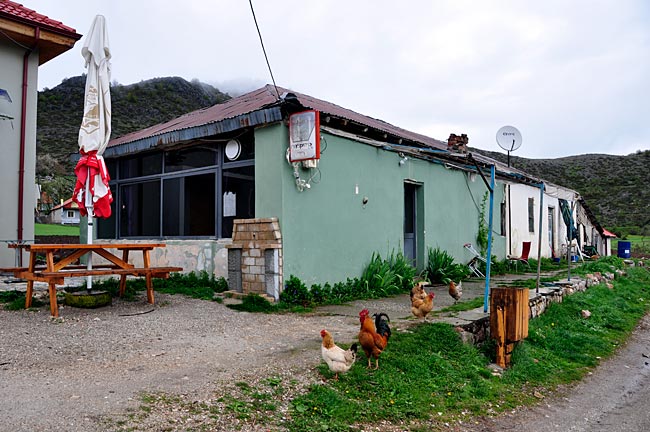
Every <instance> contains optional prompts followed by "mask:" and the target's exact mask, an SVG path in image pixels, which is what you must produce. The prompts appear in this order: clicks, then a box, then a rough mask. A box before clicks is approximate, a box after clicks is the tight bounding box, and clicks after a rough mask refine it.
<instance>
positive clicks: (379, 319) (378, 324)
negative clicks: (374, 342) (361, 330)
mask: <svg viewBox="0 0 650 432" xmlns="http://www.w3.org/2000/svg"><path fill="white" fill-rule="evenodd" d="M374 317H375V328H376V329H377V333H379V334H380V335H382V336H385V337H387V338H389V337H390V335H391V331H390V326H389V325H388V322H390V318H389V317H388V315H386V314H385V313H383V312H381V313H378V314H374ZM384 318H385V319H384Z"/></svg>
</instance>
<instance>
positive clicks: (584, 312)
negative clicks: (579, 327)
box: [580, 309, 591, 318]
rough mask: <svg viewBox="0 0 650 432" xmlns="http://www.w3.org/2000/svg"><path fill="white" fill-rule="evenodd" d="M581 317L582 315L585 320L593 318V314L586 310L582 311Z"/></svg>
mask: <svg viewBox="0 0 650 432" xmlns="http://www.w3.org/2000/svg"><path fill="white" fill-rule="evenodd" d="M580 315H582V317H583V318H589V317H590V316H591V312H590V311H588V310H586V309H583V310H581V311H580Z"/></svg>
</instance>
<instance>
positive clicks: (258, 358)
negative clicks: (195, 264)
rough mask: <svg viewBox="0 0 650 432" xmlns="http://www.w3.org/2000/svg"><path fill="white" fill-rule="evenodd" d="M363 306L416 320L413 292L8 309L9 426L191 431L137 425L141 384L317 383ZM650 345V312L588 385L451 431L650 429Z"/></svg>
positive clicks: (1, 394) (203, 392)
mask: <svg viewBox="0 0 650 432" xmlns="http://www.w3.org/2000/svg"><path fill="white" fill-rule="evenodd" d="M446 297H448V296H443V295H440V296H436V300H439V301H437V304H438V306H439V307H444V306H445V305H446V304H447V303H451V300H450V299H447V298H446ZM362 307H368V308H369V309H370V310H372V311H376V310H382V311H385V312H387V313H388V314H389V315H390V317H391V326H392V327H393V328H394V329H395V330H397V331H399V329H400V328H404V327H406V326H408V325H410V324H412V323H413V320H407V319H406V318H409V315H410V314H409V310H408V295H405V296H401V297H396V298H392V299H381V300H373V301H363V302H357V303H353V304H351V305H348V306H338V307H325V308H319V311H318V313H314V314H307V315H304V314H300V315H299V314H286V315H284V314H283V315H278V314H274V315H265V314H250V313H246V312H236V311H233V310H231V309H229V308H227V307H226V306H225V305H224V304H220V303H216V302H207V301H201V300H195V299H190V298H187V297H184V296H180V295H176V296H172V295H165V294H160V293H156V304H155V305H150V304H148V303H146V302H145V300H144V297H142V298H140V299H138V300H137V301H135V302H124V301H121V300H119V299H118V300H114V303H113V305H112V306H110V307H105V308H100V309H91V310H88V309H77V308H70V307H61V308H60V312H61V318H59V319H53V318H50V316H49V308H48V307H47V306H43V307H41V308H39V309H38V310H36V311H25V310H20V311H7V310H4V309H0V323H1V324H0V430H3V431H4V430H7V431H62V430H64V431H70V432H86V431H97V430H102V431H104V430H106V431H109V430H125V429H128V428H129V427H131V426H133V427H134V429H133V430H190V429H192V428H191V427H186V426H183V425H179V424H176V425H175V426H174V427H170V426H169V422H170V421H176V420H178V418H179V417H180V415H181V414H180V413H176V412H171V410H170V408H169V406H168V405H161V406H159V407H157V408H154V410H153V411H152V412H153V414H151V415H149V418H148V419H147V420H146V422H144V423H143V422H140V423H135V424H130V423H129V422H128V419H129V418H131V417H130V416H129V413H133V412H137V408H138V407H139V406H140V404H141V394H142V393H143V392H147V393H156V392H165V393H166V394H169V395H179V396H180V397H181V398H183V399H185V400H188V401H205V400H215V395H217V397H218V395H219V394H220V392H223V391H225V389H227V388H229V387H230V388H232V387H233V386H234V383H236V382H238V381H245V382H248V383H250V384H251V385H253V386H255V385H256V382H258V381H259V380H261V379H264V378H265V377H269V376H280V377H282V379H283V380H285V381H286V382H288V381H297V382H298V383H299V384H298V387H299V386H300V385H303V386H306V385H308V384H310V383H313V382H317V381H319V379H320V378H319V375H318V373H317V371H316V366H318V364H319V363H320V362H321V359H320V349H319V346H320V336H319V332H320V330H321V329H322V328H327V329H328V330H330V332H332V334H333V335H334V336H335V340H336V341H338V342H344V343H350V342H352V341H353V340H354V339H355V338H356V334H357V332H358V325H359V324H358V318H357V314H358V311H359V310H360V308H362ZM649 343H650V319H649V318H647V317H646V318H645V319H644V320H643V322H642V323H641V325H640V326H639V327H638V328H637V330H636V331H635V333H634V335H633V337H632V338H631V340H630V341H629V343H628V344H627V345H626V346H625V347H622V349H621V350H620V352H619V354H618V355H617V356H615V357H613V358H612V359H610V360H608V361H605V362H603V364H602V365H601V366H600V367H599V368H598V369H597V370H596V371H594V373H593V374H592V375H590V376H589V377H587V379H585V380H584V381H583V382H582V383H580V384H579V385H577V386H575V387H570V388H569V387H568V388H566V389H564V390H563V391H562V392H560V394H559V395H556V396H549V395H546V398H545V399H544V400H542V401H541V403H540V405H539V406H538V407H535V408H532V409H522V410H518V411H517V412H515V413H510V414H506V415H504V416H501V417H498V418H491V419H479V424H474V425H473V426H469V425H468V424H464V425H462V426H459V425H453V426H452V427H451V429H450V430H455V431H464V432H496V431H510V430H512V431H515V430H534V431H539V432H551V431H552V432H556V431H577V432H580V431H596V432H600V431H614V432H616V431H619V432H627V431H639V430H650V411H649V410H647V408H646V406H645V405H646V403H647V400H648V399H649V397H650V385H648V384H650V383H649V382H648V381H649V380H650V367H649V366H648V364H646V363H647V362H650V359H649V358H647V357H645V355H650V346H649ZM362 358H363V356H362ZM298 390H299V389H298ZM298 390H297V391H298ZM222 421H223V423H221V424H219V423H215V422H212V423H211V426H210V428H209V429H207V430H215V431H220V430H224V431H228V430H234V428H236V429H237V430H240V431H242V432H248V431H255V430H259V429H256V428H255V425H250V424H248V425H246V424H238V425H235V424H234V423H233V421H234V420H233V419H232V418H223V420H222ZM382 430H385V431H388V430H391V431H393V430H401V429H399V428H397V429H395V428H388V427H382Z"/></svg>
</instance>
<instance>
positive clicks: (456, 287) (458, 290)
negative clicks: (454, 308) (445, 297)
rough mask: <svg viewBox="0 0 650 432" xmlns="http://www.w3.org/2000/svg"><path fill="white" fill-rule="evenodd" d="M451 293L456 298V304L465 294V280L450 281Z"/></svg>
mask: <svg viewBox="0 0 650 432" xmlns="http://www.w3.org/2000/svg"><path fill="white" fill-rule="evenodd" d="M449 295H450V296H451V297H452V298H453V299H454V300H455V301H454V304H455V303H456V302H457V301H458V300H460V298H461V297H462V296H463V282H462V281H460V282H458V284H456V283H455V282H454V281H449Z"/></svg>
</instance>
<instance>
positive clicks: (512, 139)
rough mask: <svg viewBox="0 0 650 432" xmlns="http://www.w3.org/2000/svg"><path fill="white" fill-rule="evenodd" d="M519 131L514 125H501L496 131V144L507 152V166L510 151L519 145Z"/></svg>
mask: <svg viewBox="0 0 650 432" xmlns="http://www.w3.org/2000/svg"><path fill="white" fill-rule="evenodd" d="M521 141H522V139H521V132H519V129H517V128H516V127H514V126H503V127H502V128H501V129H499V130H498V131H497V144H499V147H501V148H502V149H504V150H505V151H507V152H508V166H510V152H513V151H515V150H517V149H518V148H519V147H521Z"/></svg>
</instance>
